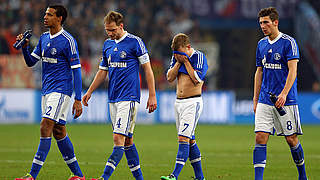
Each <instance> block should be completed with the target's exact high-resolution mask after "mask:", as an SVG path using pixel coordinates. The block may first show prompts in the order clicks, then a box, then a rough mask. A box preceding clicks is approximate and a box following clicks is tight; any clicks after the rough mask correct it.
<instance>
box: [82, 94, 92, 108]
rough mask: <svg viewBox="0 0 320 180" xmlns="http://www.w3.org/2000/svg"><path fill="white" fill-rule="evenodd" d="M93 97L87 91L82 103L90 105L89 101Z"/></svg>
mask: <svg viewBox="0 0 320 180" xmlns="http://www.w3.org/2000/svg"><path fill="white" fill-rule="evenodd" d="M90 98H91V93H88V92H87V93H86V94H85V95H84V96H83V97H82V104H83V105H84V106H88V101H89V99H90Z"/></svg>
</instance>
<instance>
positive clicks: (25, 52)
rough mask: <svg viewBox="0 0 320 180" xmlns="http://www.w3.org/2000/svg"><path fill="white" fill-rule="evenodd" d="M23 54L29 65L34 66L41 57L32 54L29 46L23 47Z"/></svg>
mask: <svg viewBox="0 0 320 180" xmlns="http://www.w3.org/2000/svg"><path fill="white" fill-rule="evenodd" d="M22 54H23V57H24V60H25V62H26V64H27V66H28V67H32V66H34V65H35V64H36V63H37V62H38V61H39V59H40V57H39V59H38V58H36V57H34V56H32V55H31V54H30V52H29V46H27V47H26V48H22Z"/></svg>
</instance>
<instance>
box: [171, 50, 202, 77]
mask: <svg viewBox="0 0 320 180" xmlns="http://www.w3.org/2000/svg"><path fill="white" fill-rule="evenodd" d="M190 60H191V61H190V64H191V66H192V67H193V69H194V70H195V71H196V72H197V73H196V74H195V75H196V79H197V80H198V81H199V82H201V81H203V80H204V77H205V76H206V73H207V70H208V63H207V58H206V56H205V55H204V54H203V53H202V52H200V51H198V50H194V51H193V53H192V54H191V56H190ZM176 62H177V60H176V59H175V58H174V56H172V58H171V63H170V68H172V67H173V66H174V65H175V64H176ZM179 72H180V73H184V74H187V75H188V71H187V69H186V67H185V65H184V64H182V65H181V66H180V68H179Z"/></svg>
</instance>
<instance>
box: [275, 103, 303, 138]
mask: <svg viewBox="0 0 320 180" xmlns="http://www.w3.org/2000/svg"><path fill="white" fill-rule="evenodd" d="M283 108H284V109H285V111H286V112H287V113H286V114H285V115H283V116H280V115H279V113H276V122H275V129H276V131H277V135H285V136H289V135H292V134H302V129H301V124H300V115H299V109H298V105H291V106H284V107H283Z"/></svg>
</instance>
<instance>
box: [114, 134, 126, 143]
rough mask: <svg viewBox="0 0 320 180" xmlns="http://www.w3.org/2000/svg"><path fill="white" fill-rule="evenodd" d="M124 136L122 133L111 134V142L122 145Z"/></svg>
mask: <svg viewBox="0 0 320 180" xmlns="http://www.w3.org/2000/svg"><path fill="white" fill-rule="evenodd" d="M125 138H126V137H125V136H124V135H122V134H113V143H114V145H116V146H124V143H125Z"/></svg>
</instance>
